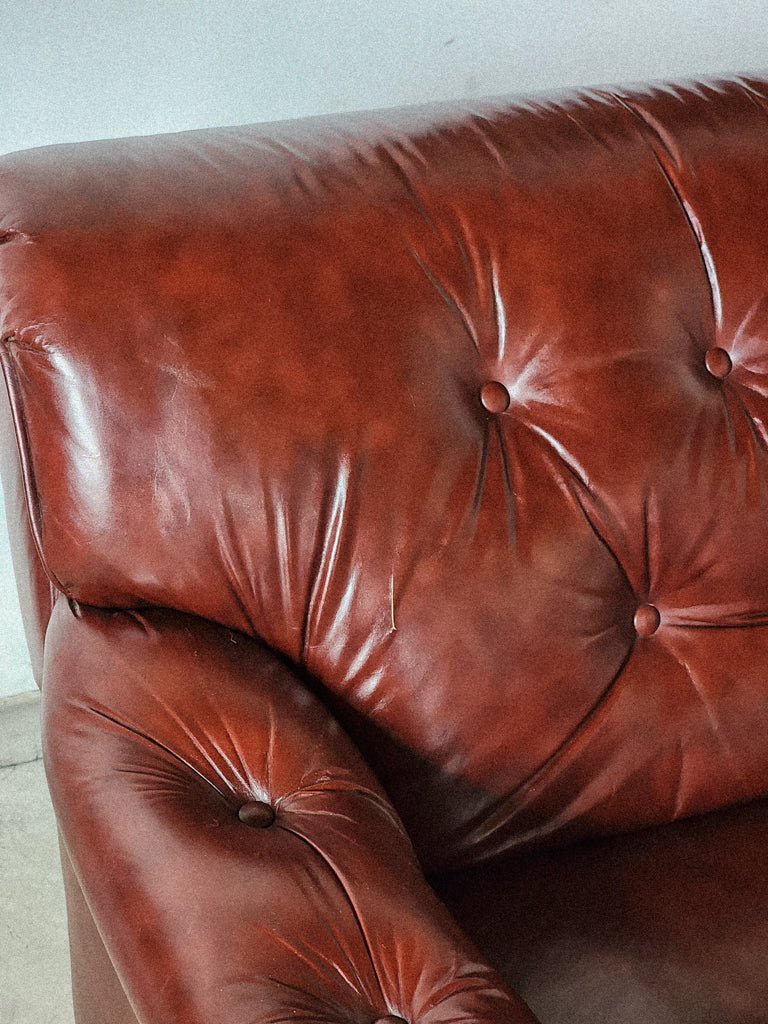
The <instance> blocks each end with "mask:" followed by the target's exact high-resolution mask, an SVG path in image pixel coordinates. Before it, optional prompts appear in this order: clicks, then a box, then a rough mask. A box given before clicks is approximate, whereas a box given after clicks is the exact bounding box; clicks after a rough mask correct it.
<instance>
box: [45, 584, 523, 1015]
mask: <svg viewBox="0 0 768 1024" xmlns="http://www.w3.org/2000/svg"><path fill="white" fill-rule="evenodd" d="M43 742H44V750H45V757H46V767H47V772H48V777H49V784H50V787H51V793H52V797H53V801H54V805H55V807H56V810H57V814H58V816H59V819H60V824H61V828H62V832H63V836H64V841H65V843H66V846H67V849H68V852H69V854H70V856H71V858H72V861H73V864H74V866H75V870H76V872H77V874H78V877H79V879H80V883H81V885H82V887H83V891H84V893H85V895H86V898H87V900H88V903H89V905H90V908H91V911H92V913H93V915H94V918H95V920H96V923H97V925H98V928H99V931H100V932H101V934H102V937H103V939H104V942H105V945H106V947H107V949H108V951H109V953H110V956H111V957H112V960H113V962H114V964H115V967H116V970H117V972H118V975H119V977H120V979H121V981H122V984H123V986H124V987H125V990H126V992H127V994H128V997H129V999H130V1001H131V1003H132V1005H133V1006H134V1009H135V1011H136V1015H137V1017H138V1019H139V1020H140V1021H141V1022H142V1024H182V1022H183V1024H223V1022H226V1024H255V1022H262V1021H269V1022H277V1021H287V1020H291V1021H297V1020H304V1021H313V1022H315V1021H329V1022H330V1021H348V1022H349V1024H353V1022H354V1024H369V1022H371V1024H372V1022H374V1021H376V1020H378V1019H380V1018H383V1017H388V1016H395V1017H403V1018H405V1019H406V1020H407V1021H410V1022H412V1024H417V1022H418V1024H422V1022H423V1024H432V1022H434V1024H437V1022H445V1021H449V1020H450V1021H460V1020H467V1021H470V1020H471V1021H473V1022H474V1021H477V1022H479V1021H489V1022H490V1021H494V1022H502V1021H504V1022H509V1024H513V1022H514V1024H531V1022H533V1021H534V1018H533V1016H532V1015H531V1013H530V1011H528V1010H527V1009H526V1007H525V1006H524V1005H523V1004H522V1002H521V1001H520V1000H519V999H518V997H516V996H515V994H514V993H513V992H511V991H510V990H509V989H508V988H507V987H506V986H505V984H504V982H503V981H502V980H501V979H500V977H499V976H498V975H497V974H495V973H494V972H493V971H492V970H491V969H490V968H489V967H487V966H486V965H485V964H483V963H482V962H481V961H480V958H479V957H478V955H477V953H476V952H475V951H474V949H473V948H472V947H471V946H470V944H469V943H468V941H467V940H466V939H465V938H464V937H463V935H462V934H461V932H460V931H459V929H458V928H457V926H456V925H455V924H454V922H453V920H452V919H451V917H450V915H449V914H448V913H447V911H446V910H445V909H444V908H443V906H442V905H441V904H440V903H439V901H438V900H437V898H436V897H435V896H434V894H433V893H432V891H431V889H430V888H429V887H428V886H427V884H426V882H425V881H424V878H423V876H422V873H421V870H420V868H419V865H418V863H417V860H416V858H415V855H414V853H413V850H412V848H411V844H410V842H409V840H408V837H407V835H406V834H405V832H404V830H403V827H402V825H401V823H400V821H399V819H398V818H397V816H396V814H395V812H394V810H393V809H392V807H391V805H390V804H389V802H388V800H387V798H386V796H385V795H384V793H383V792H382V790H381V788H380V787H379V785H378V784H377V782H376V780H375V779H374V778H373V776H372V774H371V772H370V770H369V769H368V768H367V767H366V765H365V763H364V762H363V760H362V758H361V757H360V755H359V754H358V752H357V751H356V749H355V748H354V747H353V746H352V744H351V742H350V741H349V740H348V738H347V737H346V735H345V734H344V733H343V732H342V730H341V729H340V728H339V726H338V725H337V724H336V722H335V721H334V719H333V718H332V716H331V715H330V714H329V713H328V712H327V711H326V710H325V709H324V708H323V706H322V705H321V704H320V703H319V702H318V701H317V700H316V699H315V698H314V697H313V696H312V694H310V693H309V692H308V690H307V689H306V688H305V687H304V686H303V685H302V684H301V683H300V682H299V680H298V679H296V678H295V676H294V675H293V673H292V672H291V671H290V669H289V668H287V667H286V666H285V665H284V664H283V663H282V662H281V661H280V660H279V659H278V658H277V657H276V656H275V655H273V654H272V653H271V652H269V651H267V650H265V649H264V648H262V647H261V646H260V645H258V644H257V643H255V642H253V641H251V640H249V639H248V638H246V637H243V636H241V635H240V634H236V633H233V632H231V631H229V630H226V629H223V628H221V627H218V626H215V625H213V624H210V623H206V622H204V621H201V620H198V619H192V618H189V617H185V616H182V615H178V614H174V613H170V612H160V611H152V612H147V613H146V614H127V613H120V612H109V611H99V610H96V609H90V608H78V607H77V606H73V610H71V609H70V607H68V605H67V603H66V602H65V601H64V600H60V601H59V602H58V603H57V605H56V608H55V609H54V613H53V616H52V619H51V623H50V627H49V630H48V635H47V638H46V648H45V672H44V686H43Z"/></svg>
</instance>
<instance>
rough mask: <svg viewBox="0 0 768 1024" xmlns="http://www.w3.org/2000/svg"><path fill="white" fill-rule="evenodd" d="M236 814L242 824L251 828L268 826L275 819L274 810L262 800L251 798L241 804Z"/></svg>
mask: <svg viewBox="0 0 768 1024" xmlns="http://www.w3.org/2000/svg"><path fill="white" fill-rule="evenodd" d="M237 816H238V818H239V819H240V821H242V823H243V824H244V825H248V826H250V827H251V828H269V826H270V825H271V824H272V823H273V822H274V820H275V812H274V810H273V808H272V807H270V805H269V804H267V803H264V801H263V800H252V801H250V802H249V803H247V804H243V806H242V807H241V808H240V810H239V811H238V812H237Z"/></svg>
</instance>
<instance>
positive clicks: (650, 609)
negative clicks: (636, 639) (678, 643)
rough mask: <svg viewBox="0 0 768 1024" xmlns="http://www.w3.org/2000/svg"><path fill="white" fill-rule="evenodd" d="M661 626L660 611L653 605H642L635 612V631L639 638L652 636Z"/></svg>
mask: <svg viewBox="0 0 768 1024" xmlns="http://www.w3.org/2000/svg"><path fill="white" fill-rule="evenodd" d="M660 624H661V615H659V609H658V608H656V607H655V606H654V605H652V604H641V605H640V607H639V608H638V609H637V611H636V612H635V630H636V631H637V634H638V636H651V635H652V634H653V633H655V632H656V630H657V629H658V628H659V626H660Z"/></svg>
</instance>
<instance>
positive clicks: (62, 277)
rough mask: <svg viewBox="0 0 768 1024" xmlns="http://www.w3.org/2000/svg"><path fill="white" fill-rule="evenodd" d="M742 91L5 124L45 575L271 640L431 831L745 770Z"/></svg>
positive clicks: (757, 765) (610, 816)
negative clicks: (146, 132)
mask: <svg viewBox="0 0 768 1024" xmlns="http://www.w3.org/2000/svg"><path fill="white" fill-rule="evenodd" d="M767 110H768V85H766V84H765V83H763V82H759V81H745V80H734V81H729V82H721V83H717V84H710V85H698V86H690V87H684V88H683V87H681V88H658V89H654V90H644V91H638V92H636V93H608V92H600V93H598V92H595V93H580V94H575V95H569V96H564V97H560V98H558V99H557V100H553V101H541V102H539V103H524V104H523V103H515V102H509V101H493V102H487V103H482V104H474V105H472V106H465V107H461V108H458V107H451V106H437V107H430V108H424V109H415V110H410V111H401V112H394V113H393V112H388V113H381V114H378V113H377V114H370V115H355V116H347V117H343V116H339V117H332V118H319V119H312V120H308V121H304V122H296V123H293V124H276V125H268V126H260V127H247V128H237V129H223V130H211V131H204V132H195V133H184V134H179V135H175V136H166V137H156V138H152V139H133V140H122V141H113V142H105V143H98V144H92V145H89V146H77V147H54V148H49V149H45V150H40V151H36V152H33V153H28V154H20V155H17V156H10V157H6V158H3V159H2V160H1V161H0V243H2V244H1V245H0V318H1V319H0V329H1V330H2V345H1V346H0V350H1V353H2V363H3V369H4V371H5V375H6V380H7V385H8V391H9V395H10V400H11V406H12V411H13V417H14V424H15V432H16V438H17V441H18V445H19V451H20V457H21V463H20V464H21V467H22V480H23V483H24V487H25V491H26V495H27V501H28V505H29V512H30V519H31V523H32V532H33V535H34V539H35V544H36V548H37V551H38V554H39V558H40V560H41V562H42V564H43V566H44V567H45V570H46V572H47V573H48V575H49V577H50V579H51V580H52V581H53V582H54V584H55V586H56V587H57V588H58V589H59V590H61V591H62V592H63V593H64V594H65V595H67V597H69V598H70V599H71V600H73V601H76V602H81V603H89V604H94V605H98V606H106V607H137V606H147V605H152V606H164V607H171V608H175V609H180V610H183V611H186V612H191V613H193V614H196V615H198V616H202V617H204V618H206V619H211V620H214V621H217V622H220V623H223V624H225V625H227V626H230V627H233V628H235V629H238V630H242V631H243V632H245V633H247V634H249V635H251V636H253V637H256V638H258V639H260V640H261V641H263V642H264V643H266V644H267V645H269V646H270V647H271V648H273V649H275V650H277V651H278V652H280V653H281V655H282V656H284V658H285V659H286V660H287V661H289V662H290V663H291V664H292V665H293V666H294V667H295V669H296V671H297V672H299V673H301V674H303V675H304V676H305V677H306V679H307V683H308V685H315V686H317V687H319V688H320V689H321V691H322V692H323V693H325V694H326V696H327V699H328V700H329V701H330V702H332V704H333V706H334V708H335V710H336V712H337V713H338V714H339V716H340V717H341V718H342V719H343V720H344V722H345V723H346V725H347V726H348V728H349V729H350V730H351V731H352V733H353V734H354V735H355V737H356V738H357V740H358V742H359V743H360V744H361V746H363V748H364V752H365V754H366V755H367V756H368V758H369V759H370V761H371V762H372V764H373V765H374V767H375V768H377V770H378V771H379V773H380V774H381V776H382V778H383V780H384V782H385V784H386V785H387V786H388V788H389V791H390V793H391V795H392V797H393V799H394V801H395V803H396V805H397V807H398V809H399V810H400V812H401V814H402V815H403V817H404V819H405V821H406V824H407V825H408V827H409V829H410V831H411V834H412V835H413V837H414V839H415V841H416V843H417V846H418V848H419V850H420V852H421V854H422V857H423V858H424V860H425V862H426V863H427V864H428V865H431V866H433V867H438V866H450V865H456V864H460V863H466V862H471V861H476V860H479V859H483V858H487V857H489V856H491V855H493V854H496V853H498V852H500V851H502V850H507V849H510V848H513V847H516V846H520V845H524V844H529V843H532V842H544V841H547V842H549V841H555V840H557V841H562V840H564V839H566V838H570V837H574V836H578V835H582V834H584V833H592V832H611V831H616V830H619V829H625V828H631V827H636V826H641V825H643V824H650V823H652V822H658V821H665V820H670V819H674V818H677V817H680V816H683V815H687V814H692V813H695V812H699V811H703V810H707V809H710V808H714V807H717V806H720V805H723V804H726V803H729V802H733V801H740V800H745V799H748V798H751V797H753V796H757V795H765V794H768V545H767V544H766V528H767V527H768V429H767V427H766V424H768V292H767V291H766V281H767V280H768V113H767V112H766V111H767ZM30 571H34V567H31V568H30Z"/></svg>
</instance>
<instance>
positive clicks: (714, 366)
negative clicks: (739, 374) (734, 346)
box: [704, 348, 733, 380]
mask: <svg viewBox="0 0 768 1024" xmlns="http://www.w3.org/2000/svg"><path fill="white" fill-rule="evenodd" d="M704 362H705V363H706V366H707V369H708V370H709V372H710V373H711V374H712V376H713V377H718V378H719V379H721V380H722V378H723V377H727V376H728V374H729V373H730V372H731V368H732V367H733V363H732V362H731V357H730V356H729V355H728V353H727V352H726V351H725V349H724V348H711V349H709V351H708V352H707V354H706V355H705V356H704Z"/></svg>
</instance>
